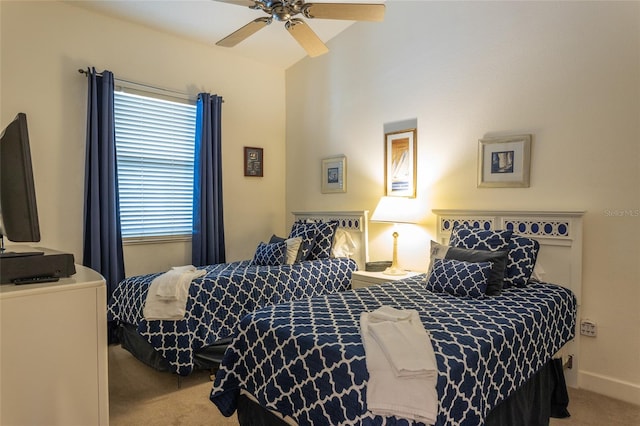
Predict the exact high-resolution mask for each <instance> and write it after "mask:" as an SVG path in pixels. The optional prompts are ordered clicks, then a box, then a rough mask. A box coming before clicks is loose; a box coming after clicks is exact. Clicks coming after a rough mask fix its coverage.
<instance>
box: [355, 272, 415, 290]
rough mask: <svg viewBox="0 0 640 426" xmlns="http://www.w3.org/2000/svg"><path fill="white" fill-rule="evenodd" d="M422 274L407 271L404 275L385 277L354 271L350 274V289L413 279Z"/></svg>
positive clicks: (383, 275) (382, 273) (377, 273)
mask: <svg viewBox="0 0 640 426" xmlns="http://www.w3.org/2000/svg"><path fill="white" fill-rule="evenodd" d="M422 273H423V272H415V271H407V273H406V274H404V275H385V274H384V272H369V271H354V272H353V273H352V274H351V288H362V287H368V286H370V285H377V284H382V283H386V282H389V281H396V280H401V279H403V278H409V277H414V276H416V275H420V274H422Z"/></svg>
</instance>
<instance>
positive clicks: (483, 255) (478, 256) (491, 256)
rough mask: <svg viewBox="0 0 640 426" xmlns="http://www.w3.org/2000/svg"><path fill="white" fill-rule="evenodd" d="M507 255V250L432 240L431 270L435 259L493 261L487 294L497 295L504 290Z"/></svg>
mask: <svg viewBox="0 0 640 426" xmlns="http://www.w3.org/2000/svg"><path fill="white" fill-rule="evenodd" d="M507 256H508V253H507V251H505V250H498V251H490V250H474V249H466V248H461V247H450V246H445V245H444V244H438V243H437V242H435V241H431V265H430V266H429V272H430V271H431V268H432V267H433V260H434V259H454V260H464V261H465V262H476V263H479V262H491V273H490V274H489V279H488V281H487V290H486V294H487V296H496V295H498V294H500V292H501V291H502V287H503V284H504V279H505V272H506V269H507Z"/></svg>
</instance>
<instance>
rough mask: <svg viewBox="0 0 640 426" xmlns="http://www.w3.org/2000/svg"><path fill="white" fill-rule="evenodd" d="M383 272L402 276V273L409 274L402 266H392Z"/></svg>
mask: <svg viewBox="0 0 640 426" xmlns="http://www.w3.org/2000/svg"><path fill="white" fill-rule="evenodd" d="M383 274H385V275H395V276H400V275H407V271H405V270H404V269H401V268H397V267H393V266H390V267H388V268H387V269H385V270H384V272H383Z"/></svg>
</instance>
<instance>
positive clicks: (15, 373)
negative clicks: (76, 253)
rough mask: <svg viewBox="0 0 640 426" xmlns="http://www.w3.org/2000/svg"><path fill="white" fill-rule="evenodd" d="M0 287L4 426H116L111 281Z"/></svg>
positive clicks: (90, 276)
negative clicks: (111, 399) (112, 413)
mask: <svg viewBox="0 0 640 426" xmlns="http://www.w3.org/2000/svg"><path fill="white" fill-rule="evenodd" d="M76 271H77V272H76V274H74V275H72V276H71V277H69V278H63V279H60V281H58V282H54V283H43V284H25V285H20V286H17V285H14V284H2V285H0V425H3V426H13V425H65V426H74V425H78V426H91V425H101V426H108V424H109V387H108V370H107V362H108V359H107V301H106V287H105V281H104V278H103V277H102V276H101V275H100V274H98V273H97V272H95V271H93V270H91V269H89V268H86V267H84V266H80V265H76Z"/></svg>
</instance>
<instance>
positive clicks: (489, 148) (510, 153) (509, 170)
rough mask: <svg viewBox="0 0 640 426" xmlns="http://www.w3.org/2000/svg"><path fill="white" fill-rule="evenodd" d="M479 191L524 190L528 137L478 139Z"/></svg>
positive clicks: (529, 153) (528, 155) (526, 181)
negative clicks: (492, 189) (481, 189)
mask: <svg viewBox="0 0 640 426" xmlns="http://www.w3.org/2000/svg"><path fill="white" fill-rule="evenodd" d="M478 142H479V144H478V187H479V188H528V187H529V168H530V162H531V159H530V157H531V135H515V136H507V137H501V138H490V139H480V140H479V141H478Z"/></svg>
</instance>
